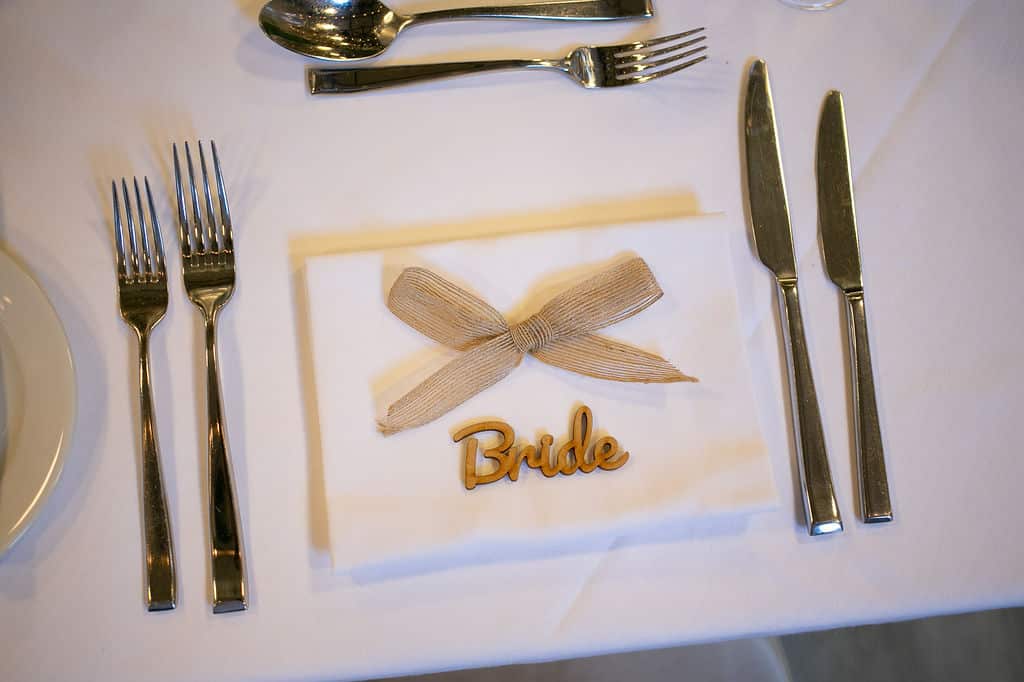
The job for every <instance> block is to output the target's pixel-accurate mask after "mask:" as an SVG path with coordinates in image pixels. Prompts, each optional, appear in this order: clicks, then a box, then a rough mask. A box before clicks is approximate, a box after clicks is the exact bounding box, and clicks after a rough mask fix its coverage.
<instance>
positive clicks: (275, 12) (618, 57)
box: [259, 0, 707, 95]
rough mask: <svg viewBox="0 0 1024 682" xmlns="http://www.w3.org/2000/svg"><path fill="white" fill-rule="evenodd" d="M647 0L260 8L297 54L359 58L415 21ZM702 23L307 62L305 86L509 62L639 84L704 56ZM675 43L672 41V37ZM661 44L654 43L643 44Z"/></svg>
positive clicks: (338, 2)
mask: <svg viewBox="0 0 1024 682" xmlns="http://www.w3.org/2000/svg"><path fill="white" fill-rule="evenodd" d="M653 15H654V8H653V6H652V4H651V0H568V1H566V2H533V3H526V4H520V5H508V6H497V7H468V8H458V9H447V10H436V11H433V12H424V13H421V14H410V15H401V14H398V13H396V12H394V11H393V10H391V9H390V8H389V7H387V6H386V5H384V4H383V3H381V2H379V0H270V2H268V3H267V4H266V5H264V6H263V9H262V10H261V11H260V17H259V21H260V26H261V27H262V29H263V32H264V33H265V34H266V35H267V37H268V38H270V39H271V40H273V41H274V42H275V43H277V44H278V45H280V46H281V47H284V48H285V49H288V50H291V51H292V52H296V53H298V54H301V55H304V56H307V57H313V58H314V59H323V60H328V61H336V62H343V61H359V60H365V59H370V58H372V57H376V56H378V55H380V54H381V53H383V52H384V51H385V50H387V48H388V47H389V46H390V45H391V43H392V42H393V41H394V40H395V38H396V37H398V34H399V33H400V32H401V31H402V30H404V29H406V28H408V27H410V26H414V25H416V24H422V23H427V22H434V21H445V20H452V19H481V18H483V19H548V20H561V21H601V20H604V21H607V20H615V19H646V18H649V17H652V16H653ZM703 30H704V29H700V28H699V29H693V30H690V31H685V32H683V33H678V34H676V35H670V36H665V37H662V38H654V39H651V40H644V41H638V42H632V43H626V44H623V45H608V46H603V47H602V46H580V47H578V48H576V49H575V50H573V51H572V52H571V53H570V54H569V55H568V56H566V57H564V58H555V59H546V58H542V59H501V60H484V61H465V62H447V63H435V64H409V65H401V66H384V67H371V68H349V69H310V70H309V73H308V74H307V77H308V84H309V91H310V93H311V94H314V95H324V94H341V93H354V92H363V91H365V90H376V89H379V88H385V87H393V86H396V85H406V84H409V83H414V82H420V81H431V80H437V79H440V78H450V77H453V76H464V75H469V74H478V73H484V72H488V71H499V70H507V69H545V70H554V71H560V72H562V73H564V74H566V75H568V76H569V77H570V78H572V79H573V80H574V81H575V82H576V83H577V84H579V85H582V86H583V87H585V88H604V87H611V86H619V85H637V84H639V83H646V82H647V81H650V80H654V79H655V78H661V77H662V76H668V75H671V74H673V73H678V72H679V71H682V70H683V69H687V68H689V67H691V66H694V65H695V64H699V63H700V62H702V61H704V60H705V59H707V57H706V56H705V55H703V54H702V53H703V52H704V51H705V50H706V49H707V48H706V46H704V45H700V44H699V43H702V42H703V41H704V40H705V36H703V35H700V36H698V35H697V34H699V33H700V32H702V31H703ZM673 43H674V44H673ZM655 45H660V46H662V47H661V48H660V49H657V50H650V49H649V48H651V47H653V46H655Z"/></svg>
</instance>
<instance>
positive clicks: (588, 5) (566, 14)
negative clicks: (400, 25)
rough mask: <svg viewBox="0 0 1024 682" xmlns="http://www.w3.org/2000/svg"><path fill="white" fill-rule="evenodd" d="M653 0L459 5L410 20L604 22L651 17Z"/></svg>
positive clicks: (569, 0) (421, 14) (412, 21)
mask: <svg viewBox="0 0 1024 682" xmlns="http://www.w3.org/2000/svg"><path fill="white" fill-rule="evenodd" d="M653 15H654V11H653V10H652V8H651V2H650V0H566V1H565V2H528V3H523V4H519V5H498V6H493V7H456V8H453V9H440V10H434V11H432V12H422V13H420V14H414V15H412V16H410V17H408V18H409V19H410V20H411V21H410V23H420V22H428V21H448V20H449V19H555V20H562V21H581V20H584V21H585V20H589V21H602V20H611V19H628V18H640V17H650V16H653Z"/></svg>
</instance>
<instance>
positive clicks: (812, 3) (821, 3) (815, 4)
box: [782, 0, 843, 10]
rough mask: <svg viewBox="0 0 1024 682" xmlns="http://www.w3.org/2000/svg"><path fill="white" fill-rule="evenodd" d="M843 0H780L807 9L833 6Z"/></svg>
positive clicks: (791, 5)
mask: <svg viewBox="0 0 1024 682" xmlns="http://www.w3.org/2000/svg"><path fill="white" fill-rule="evenodd" d="M842 1H843V0H782V2H783V3H784V4H786V5H789V6H790V7H799V8H800V9H809V10H823V9H829V8H830V7H835V6H836V5H838V4H840V3H841V2H842Z"/></svg>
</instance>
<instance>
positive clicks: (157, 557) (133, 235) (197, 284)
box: [112, 142, 248, 613]
mask: <svg viewBox="0 0 1024 682" xmlns="http://www.w3.org/2000/svg"><path fill="white" fill-rule="evenodd" d="M198 147H199V167H200V171H201V173H202V178H201V181H202V194H203V200H204V206H203V207H201V206H200V197H199V191H198V189H197V183H196V173H195V167H194V164H193V162H192V153H191V149H190V148H189V146H188V143H187V142H186V143H185V164H186V168H187V170H188V191H187V193H188V196H189V197H190V199H191V209H192V214H191V220H190V219H189V211H188V208H187V206H186V204H187V203H188V202H187V201H186V198H185V197H186V190H185V184H184V181H183V178H182V172H181V163H180V159H179V156H178V147H177V145H174V146H173V155H174V180H175V195H176V199H177V209H178V228H179V229H178V238H179V244H180V247H181V264H182V265H181V269H182V277H183V280H184V285H185V292H186V293H187V295H188V298H189V300H191V301H192V302H193V303H194V304H195V305H196V307H198V308H199V309H200V311H201V313H202V316H203V321H204V326H205V337H206V382H207V393H206V406H207V413H208V438H207V445H208V472H209V487H208V494H209V524H210V538H209V541H210V546H209V549H210V562H211V573H210V575H211V579H212V588H213V611H214V613H226V612H230V611H242V610H244V609H245V608H246V607H247V603H248V602H247V596H246V591H247V590H246V577H245V561H244V555H243V551H242V531H241V524H240V522H239V516H238V505H237V501H236V496H235V489H234V483H233V482H232V478H233V476H232V471H231V461H230V459H229V456H228V447H227V433H226V429H225V428H224V416H223V409H222V404H221V392H220V375H219V370H218V362H217V341H216V332H217V316H218V314H219V313H220V311H221V310H222V309H223V308H224V306H225V305H226V304H227V302H228V300H229V299H230V298H231V294H232V292H233V291H234V288H235V255H234V254H235V250H234V235H233V229H232V225H231V213H230V211H229V209H228V200H227V193H226V191H225V187H224V176H223V173H222V172H221V167H220V159H219V158H218V156H217V147H216V145H215V144H213V143H212V142H211V143H210V149H211V152H212V154H213V169H214V177H215V183H216V187H217V189H216V196H217V206H218V209H219V218H220V220H219V221H218V220H217V215H215V212H214V199H213V194H214V193H212V192H211V191H210V178H209V172H208V170H207V165H206V155H205V153H204V151H203V147H202V143H201V142H200V143H199V145H198ZM133 183H134V189H135V192H134V194H135V208H136V210H135V212H134V214H133V211H132V203H131V196H130V195H129V192H128V184H127V182H126V181H125V180H124V179H122V180H121V194H122V197H123V201H124V206H123V208H124V215H125V220H124V221H122V219H121V206H120V203H121V202H120V200H119V197H118V192H117V184H116V183H112V189H113V206H114V210H113V214H114V242H115V246H116V250H117V279H118V293H119V298H120V308H121V316H122V317H123V318H124V320H125V322H127V323H128V325H129V326H130V327H131V328H132V329H133V330H134V331H135V332H136V335H137V336H138V339H139V395H140V401H141V403H140V404H141V410H140V415H141V438H142V518H143V527H144V542H145V551H146V604H147V607H148V608H149V610H150V611H166V610H170V609H173V608H174V607H175V603H176V596H175V595H176V591H177V583H176V578H175V563H174V551H173V542H172V539H171V538H172V534H171V524H170V519H169V516H168V514H167V500H166V494H165V492H164V485H163V477H162V475H161V466H160V455H159V447H158V444H157V437H156V424H155V420H154V417H153V398H152V392H151V387H150V373H149V335H150V332H152V330H153V327H155V326H156V324H157V323H158V322H159V321H160V320H161V319H162V318H163V316H164V313H165V312H166V311H167V302H168V294H167V270H166V264H165V261H164V249H163V240H162V237H161V235H160V224H159V221H158V220H157V215H156V209H155V208H154V206H153V195H152V192H151V189H150V186H149V180H148V179H145V180H144V186H145V188H146V199H147V202H146V206H148V210H149V223H148V225H147V222H146V207H145V206H144V205H143V202H142V196H141V193H140V191H139V183H138V180H134V181H133ZM204 207H205V213H206V223H205V225H204V223H203V208H204ZM136 216H137V218H138V227H137V228H136ZM150 231H151V232H152V242H150ZM126 233H127V235H128V245H129V249H128V252H127V253H126V249H125V239H124V235H125V234H126ZM140 244H141V250H140V248H139V245H140Z"/></svg>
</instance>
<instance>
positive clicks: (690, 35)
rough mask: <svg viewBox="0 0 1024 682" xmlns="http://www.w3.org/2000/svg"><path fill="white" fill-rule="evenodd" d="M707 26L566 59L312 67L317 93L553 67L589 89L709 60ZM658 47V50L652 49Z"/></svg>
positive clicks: (312, 83)
mask: <svg viewBox="0 0 1024 682" xmlns="http://www.w3.org/2000/svg"><path fill="white" fill-rule="evenodd" d="M703 31H704V29H703V28H695V29H692V30H690V31H684V32H683V33H676V34H675V35H670V36H664V37H661V38H652V39H650V40H641V41H640V42H636V43H625V44H623V45H608V46H605V47H588V46H581V47H577V48H576V49H575V50H573V51H572V52H570V53H569V56H567V57H565V58H564V59H501V60H494V61H475V62H448V63H441V64H413V65H409V66H381V67H376V68H373V67H371V68H362V69H310V70H309V71H308V73H307V75H308V77H309V91H310V92H311V93H312V94H314V95H325V94H337V93H348V92H362V91H364V90H375V89H377V88H386V87H391V86H395V85H405V84H407V83H413V82H419V81H428V80H437V79H440V78H449V77H451V76H463V75H467V74H473V73H482V72H485V71H499V70H504V69H553V70H556V71H561V72H563V73H565V74H568V75H569V76H570V77H571V78H572V79H573V80H574V81H576V82H577V83H579V84H580V85H582V86H583V87H585V88H611V87H618V86H622V85H637V84H639V83H646V82H647V81H651V80H654V79H656V78H661V77H663V76H668V75H671V74H673V73H678V72H679V71H682V70H683V69H687V68H689V67H691V66H693V65H694V64H699V63H700V62H702V61H704V60H705V59H707V55H706V54H704V52H705V51H706V50H707V45H705V44H703V43H704V40H705V39H706V38H707V36H706V35H704V34H703ZM652 48H656V49H652Z"/></svg>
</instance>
